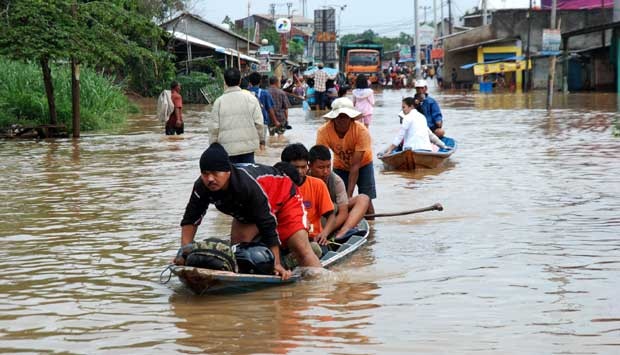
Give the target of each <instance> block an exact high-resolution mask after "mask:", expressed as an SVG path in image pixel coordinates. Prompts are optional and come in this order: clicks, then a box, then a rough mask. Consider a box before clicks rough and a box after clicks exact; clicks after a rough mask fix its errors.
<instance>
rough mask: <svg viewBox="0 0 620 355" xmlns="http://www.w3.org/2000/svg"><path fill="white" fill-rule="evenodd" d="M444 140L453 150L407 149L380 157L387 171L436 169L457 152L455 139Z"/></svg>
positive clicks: (445, 138) (446, 138)
mask: <svg viewBox="0 0 620 355" xmlns="http://www.w3.org/2000/svg"><path fill="white" fill-rule="evenodd" d="M442 140H443V141H444V143H446V145H447V146H449V147H451V148H452V149H450V150H443V149H442V150H440V151H438V152H429V151H421V150H410V149H406V150H402V151H399V152H395V153H391V154H385V155H383V156H381V157H379V159H381V161H382V162H383V166H384V167H385V168H386V169H387V170H413V169H418V168H422V169H434V168H437V167H439V166H441V165H442V164H444V163H445V162H446V160H448V158H450V156H451V155H452V154H454V152H455V151H456V141H454V139H451V138H448V137H444V138H443V139H442Z"/></svg>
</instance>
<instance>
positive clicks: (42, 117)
mask: <svg viewBox="0 0 620 355" xmlns="http://www.w3.org/2000/svg"><path fill="white" fill-rule="evenodd" d="M0 68H2V70H0V127H7V126H10V125H11V124H21V125H23V126H35V125H39V124H47V123H49V112H48V104H47V98H46V96H45V89H44V87H43V78H42V77H41V67H40V66H39V65H38V64H32V63H23V62H16V61H11V60H8V59H6V58H2V57H0ZM52 70H53V72H54V73H55V75H54V78H53V83H54V92H55V97H56V110H57V112H58V123H60V124H65V125H66V126H67V129H68V130H69V131H70V130H71V69H70V66H69V65H68V64H64V65H52ZM80 84H81V87H80V91H81V98H80V111H81V116H82V119H81V121H80V127H81V129H82V130H100V129H112V128H117V127H119V126H120V125H122V124H123V123H124V122H125V120H126V118H127V115H128V114H129V113H133V112H137V108H136V106H135V105H133V104H131V103H130V102H129V100H128V99H127V97H126V96H125V94H124V92H123V89H122V87H120V86H119V85H117V84H114V83H113V81H112V80H111V79H109V78H106V77H104V76H102V75H99V74H97V73H96V72H95V71H94V70H92V69H89V68H82V70H81V75H80Z"/></svg>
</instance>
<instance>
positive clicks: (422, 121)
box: [378, 95, 449, 157]
mask: <svg viewBox="0 0 620 355" xmlns="http://www.w3.org/2000/svg"><path fill="white" fill-rule="evenodd" d="M422 100H423V97H422V96H421V95H416V96H415V97H406V98H404V99H403V102H402V109H403V110H402V111H401V112H400V113H399V114H398V117H400V130H399V131H398V134H397V135H396V137H394V140H393V141H392V144H391V145H390V146H389V147H388V148H387V149H386V150H385V151H383V152H381V153H379V154H378V156H379V157H381V156H383V155H384V154H390V153H392V152H394V151H399V150H406V149H411V150H427V151H433V152H436V151H438V150H439V148H442V149H449V148H448V146H446V145H445V143H444V142H442V141H441V139H439V138H437V136H436V135H435V134H434V133H433V132H431V130H430V129H429V128H428V126H427V125H426V118H425V117H424V115H423V114H421V113H420V112H419V111H418V108H419V107H420V105H421V102H422ZM401 143H402V149H397V148H398V147H399V146H400V144H401Z"/></svg>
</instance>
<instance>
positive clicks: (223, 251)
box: [185, 238, 237, 272]
mask: <svg viewBox="0 0 620 355" xmlns="http://www.w3.org/2000/svg"><path fill="white" fill-rule="evenodd" d="M185 265H186V266H193V267H198V268H203V269H211V270H221V271H232V272H237V262H236V261H235V254H234V253H233V251H232V248H231V247H230V243H229V242H228V241H225V240H222V239H218V238H207V239H205V240H202V241H199V242H195V243H194V246H193V248H192V251H191V252H190V253H189V254H188V255H187V257H186V258H185Z"/></svg>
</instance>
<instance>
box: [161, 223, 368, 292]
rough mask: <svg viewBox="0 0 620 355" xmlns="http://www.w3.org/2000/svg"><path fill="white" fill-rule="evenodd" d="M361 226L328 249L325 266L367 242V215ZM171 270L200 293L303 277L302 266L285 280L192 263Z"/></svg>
mask: <svg viewBox="0 0 620 355" xmlns="http://www.w3.org/2000/svg"><path fill="white" fill-rule="evenodd" d="M357 228H358V230H360V231H363V235H354V236H352V237H351V238H349V239H348V240H347V241H346V242H344V243H342V244H341V245H340V246H338V248H337V249H335V250H330V251H328V252H327V253H325V255H323V256H322V257H321V265H322V266H323V267H325V268H329V267H331V266H333V265H336V264H338V263H339V262H341V261H343V260H345V259H346V258H347V257H348V256H350V255H351V254H353V253H354V252H355V251H357V250H358V249H359V248H360V247H361V246H362V245H364V244H365V243H366V241H367V239H368V235H369V233H370V228H369V226H368V222H367V221H366V220H364V219H363V220H362V221H361V222H360V223H359V224H358V226H357ZM360 234H361V233H360ZM171 271H172V273H173V274H175V275H176V276H177V277H178V278H179V280H181V282H182V283H183V284H184V285H185V286H187V287H188V288H189V289H190V290H192V291H193V292H194V293H196V294H199V295H200V294H205V293H213V292H247V291H252V290H256V289H260V288H264V287H270V286H277V285H285V284H291V283H294V282H297V281H299V280H301V279H302V278H303V272H302V269H301V268H299V267H298V268H295V269H294V270H293V275H292V276H291V278H289V279H287V280H282V279H281V278H280V277H279V276H275V275H255V274H239V273H234V272H229V271H219V270H210V269H202V268H196V267H191V266H173V267H172V268H171Z"/></svg>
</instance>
